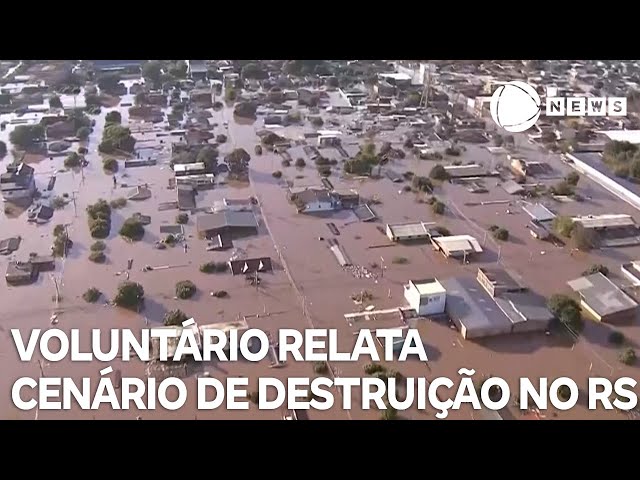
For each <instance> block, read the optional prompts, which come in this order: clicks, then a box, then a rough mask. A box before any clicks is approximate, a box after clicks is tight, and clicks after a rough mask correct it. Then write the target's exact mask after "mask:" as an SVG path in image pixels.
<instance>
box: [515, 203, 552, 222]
mask: <svg viewBox="0 0 640 480" xmlns="http://www.w3.org/2000/svg"><path fill="white" fill-rule="evenodd" d="M522 209H523V210H524V211H525V213H527V214H528V215H529V216H530V217H531V218H533V219H534V220H538V221H539V222H545V221H549V220H553V219H554V218H556V215H555V213H553V212H552V211H551V210H549V209H548V208H547V207H545V206H544V205H542V204H541V203H534V204H533V205H525V206H524V207H522Z"/></svg>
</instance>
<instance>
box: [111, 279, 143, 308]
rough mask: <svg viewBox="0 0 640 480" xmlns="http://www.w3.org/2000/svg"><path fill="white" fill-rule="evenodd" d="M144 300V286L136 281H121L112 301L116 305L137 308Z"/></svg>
mask: <svg viewBox="0 0 640 480" xmlns="http://www.w3.org/2000/svg"><path fill="white" fill-rule="evenodd" d="M143 301H144V288H142V285H140V284H139V283H136V282H128V281H127V282H122V283H121V284H120V285H119V286H118V292H117V293H116V296H115V298H114V299H113V303H115V304H116V305H117V306H118V307H123V308H129V309H138V307H140V305H141V304H142V302H143Z"/></svg>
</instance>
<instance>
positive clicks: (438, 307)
mask: <svg viewBox="0 0 640 480" xmlns="http://www.w3.org/2000/svg"><path fill="white" fill-rule="evenodd" d="M404 298H405V299H406V300H407V302H409V306H410V307H411V308H412V309H413V310H415V311H416V313H417V314H418V315H439V314H442V313H444V307H445V303H446V300H447V291H446V290H445V288H444V287H443V286H442V284H441V283H440V282H439V281H438V280H436V279H435V278H429V279H424V280H409V283H408V284H407V285H405V286H404Z"/></svg>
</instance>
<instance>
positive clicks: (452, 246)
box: [433, 235, 482, 253]
mask: <svg viewBox="0 0 640 480" xmlns="http://www.w3.org/2000/svg"><path fill="white" fill-rule="evenodd" d="M433 241H434V242H435V243H436V244H437V245H439V246H440V248H441V249H442V250H444V251H445V252H446V253H452V252H474V253H482V247H481V246H480V244H479V243H478V241H477V240H476V239H475V238H474V237H472V236H471V235H448V236H443V237H437V238H434V239H433Z"/></svg>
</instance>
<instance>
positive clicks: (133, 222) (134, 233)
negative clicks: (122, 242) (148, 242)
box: [119, 217, 144, 241]
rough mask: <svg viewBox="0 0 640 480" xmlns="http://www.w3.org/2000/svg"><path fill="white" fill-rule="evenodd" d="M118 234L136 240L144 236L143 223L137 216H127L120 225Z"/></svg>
mask: <svg viewBox="0 0 640 480" xmlns="http://www.w3.org/2000/svg"><path fill="white" fill-rule="evenodd" d="M119 233H120V235H121V236H123V237H124V238H126V239H129V240H132V241H138V240H140V239H141V238H142V237H143V236H144V225H142V222H141V221H140V220H138V219H137V218H134V217H130V218H127V219H126V220H125V221H124V223H123V224H122V227H120V232H119Z"/></svg>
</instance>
